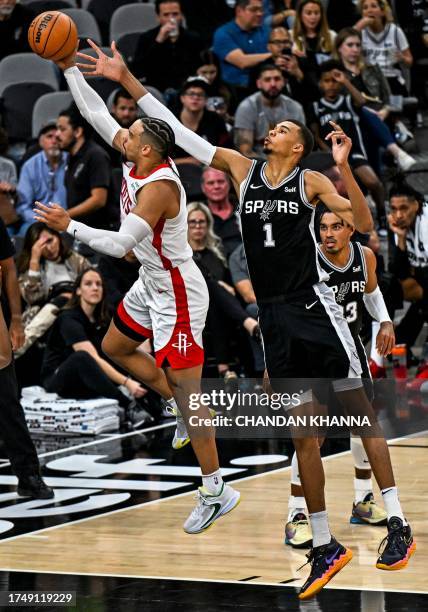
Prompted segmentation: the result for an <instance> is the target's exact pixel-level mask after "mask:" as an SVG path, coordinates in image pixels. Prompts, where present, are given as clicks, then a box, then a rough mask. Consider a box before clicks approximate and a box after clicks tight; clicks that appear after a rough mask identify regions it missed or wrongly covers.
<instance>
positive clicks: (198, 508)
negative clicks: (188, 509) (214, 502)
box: [192, 491, 206, 518]
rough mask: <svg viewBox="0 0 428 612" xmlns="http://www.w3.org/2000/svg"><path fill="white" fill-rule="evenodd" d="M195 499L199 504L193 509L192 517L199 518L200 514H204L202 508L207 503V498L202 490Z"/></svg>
mask: <svg viewBox="0 0 428 612" xmlns="http://www.w3.org/2000/svg"><path fill="white" fill-rule="evenodd" d="M194 499H196V500H197V501H198V504H197V505H196V506H195V508H193V510H192V517H193V518H198V517H199V515H200V514H202V509H203V507H204V505H206V502H205V498H204V496H203V495H202V493H201V492H200V491H197V492H196V495H195V496H194Z"/></svg>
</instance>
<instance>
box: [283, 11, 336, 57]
mask: <svg viewBox="0 0 428 612" xmlns="http://www.w3.org/2000/svg"><path fill="white" fill-rule="evenodd" d="M307 4H316V5H317V6H319V9H320V12H321V19H320V22H319V24H318V28H317V39H318V40H317V49H316V50H317V51H322V52H323V53H332V52H333V47H334V45H333V38H332V36H331V33H330V28H329V27H328V21H327V15H326V12H325V8H324V4H323V3H322V2H321V0H300V2H299V4H298V5H297V8H296V17H295V19H294V26H293V40H294V42H295V44H296V47H297V48H298V50H299V51H306V32H305V26H304V25H303V21H302V12H303V9H304V8H305V6H306V5H307Z"/></svg>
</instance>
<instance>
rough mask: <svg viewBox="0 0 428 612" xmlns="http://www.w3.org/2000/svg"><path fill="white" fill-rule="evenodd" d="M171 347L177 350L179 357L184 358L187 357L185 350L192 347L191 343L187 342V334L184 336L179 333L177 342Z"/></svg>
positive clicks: (182, 333)
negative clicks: (182, 356)
mask: <svg viewBox="0 0 428 612" xmlns="http://www.w3.org/2000/svg"><path fill="white" fill-rule="evenodd" d="M172 346H173V347H174V348H176V349H177V350H178V352H179V353H180V355H184V357H186V356H187V349H188V348H190V347H191V346H192V343H191V342H187V334H185V333H184V332H182V331H180V332H178V334H177V342H176V343H175V344H173V345H172Z"/></svg>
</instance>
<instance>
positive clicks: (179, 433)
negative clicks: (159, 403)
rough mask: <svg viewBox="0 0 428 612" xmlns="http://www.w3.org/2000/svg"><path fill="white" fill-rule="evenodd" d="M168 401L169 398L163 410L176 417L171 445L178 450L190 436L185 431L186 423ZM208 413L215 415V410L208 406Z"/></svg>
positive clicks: (187, 441) (188, 440)
mask: <svg viewBox="0 0 428 612" xmlns="http://www.w3.org/2000/svg"><path fill="white" fill-rule="evenodd" d="M170 402H171V400H168V401H166V402H165V411H166V412H167V413H168V414H170V415H171V416H175V418H176V425H175V431H174V437H173V439H172V443H171V446H172V448H173V449H175V450H180V448H183V446H186V444H188V443H189V442H190V436H189V434H188V432H187V427H186V423H185V421H184V419H183V417H182V415H181V412H180V411H179V410H178V408H176V407H175V406H174V405H173V404H172V403H170ZM210 414H211V416H212V417H215V415H216V411H215V410H213V409H212V408H210Z"/></svg>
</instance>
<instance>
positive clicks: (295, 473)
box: [291, 451, 302, 487]
mask: <svg viewBox="0 0 428 612" xmlns="http://www.w3.org/2000/svg"><path fill="white" fill-rule="evenodd" d="M291 484H294V485H297V486H298V487H301V486H302V482H301V480H300V474H299V462H298V461H297V453H296V451H294V453H293V457H292V458H291Z"/></svg>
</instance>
